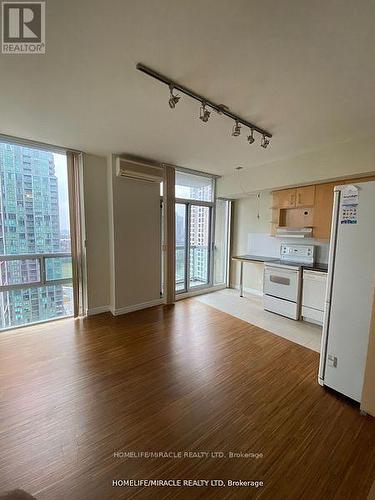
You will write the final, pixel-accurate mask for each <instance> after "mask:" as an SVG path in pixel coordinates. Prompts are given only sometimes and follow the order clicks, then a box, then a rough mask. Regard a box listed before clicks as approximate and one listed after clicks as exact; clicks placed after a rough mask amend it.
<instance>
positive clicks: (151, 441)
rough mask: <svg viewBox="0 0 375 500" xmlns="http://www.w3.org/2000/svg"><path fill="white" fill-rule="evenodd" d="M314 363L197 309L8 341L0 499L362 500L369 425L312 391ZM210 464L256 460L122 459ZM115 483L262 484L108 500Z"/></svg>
mask: <svg viewBox="0 0 375 500" xmlns="http://www.w3.org/2000/svg"><path fill="white" fill-rule="evenodd" d="M318 357H319V355H318V353H316V352H314V351H311V350H309V349H306V348H304V347H301V346H299V345H297V344H293V343H291V342H289V341H287V340H285V339H283V338H280V337H277V336H275V335H272V334H270V333H268V332H264V331H263V330H260V329H259V328H257V327H254V326H251V325H249V324H248V323H245V322H243V321H241V320H239V319H237V318H234V317H232V316H229V315H227V314H225V313H223V312H221V311H218V310H215V309H213V308H210V307H209V306H207V305H205V304H202V303H201V302H199V301H197V300H194V299H190V300H185V301H181V302H179V303H178V304H176V306H174V307H165V308H163V307H156V308H153V309H149V310H147V311H139V312H135V313H132V314H128V315H126V316H120V317H116V318H113V317H112V316H110V315H109V314H102V315H100V316H96V317H91V318H88V319H85V320H79V321H74V320H63V321H58V322H56V323H49V324H45V325H42V326H38V327H29V328H25V329H22V330H18V331H13V332H3V333H0V360H1V365H0V381H1V428H0V449H1V456H0V492H2V491H3V490H10V489H14V488H23V489H24V490H26V491H28V492H29V493H31V494H32V495H35V496H36V498H37V499H38V500H63V499H64V500H65V499H69V500H81V499H82V500H91V499H94V500H95V499H100V500H109V499H117V498H135V499H148V498H158V499H159V498H173V499H175V498H176V499H179V498H191V499H195V498H220V499H221V498H223V499H224V498H257V499H258V498H260V499H267V500H268V499H270V500H279V499H300V498H305V499H312V500H313V499H320V500H321V499H347V498H348V499H349V498H350V499H356V500H362V499H363V500H364V499H366V497H367V493H368V491H369V489H370V487H371V485H372V483H373V481H374V479H375V453H374V449H375V419H372V418H371V417H361V416H360V414H359V411H358V408H357V407H356V406H354V405H353V404H351V403H350V402H348V401H347V400H345V399H344V398H341V397H339V396H337V395H335V394H333V393H330V392H328V391H326V390H325V389H323V388H322V387H320V386H319V385H318V384H317V381H316V377H317V367H318ZM115 451H122V452H132V451H134V452H141V451H162V452H166V451H175V452H177V451H182V452H191V451H208V452H224V453H229V452H230V451H232V452H243V453H259V454H263V457H262V458H232V459H229V458H225V459H224V458H219V457H216V458H215V457H209V458H207V459H200V458H153V459H150V458H148V459H147V458H127V459H126V458H115V457H114V456H113V453H114V452H115ZM114 479H117V480H119V479H136V480H137V479H182V480H184V479H206V480H207V479H221V480H224V481H226V480H229V479H231V480H236V479H242V480H257V481H263V482H264V486H263V487H259V488H257V489H256V488H247V487H241V488H240V487H238V488H232V487H228V486H226V487H222V488H219V487H214V486H211V487H194V488H187V487H184V488H177V487H164V488H163V487H159V488H151V487H126V488H124V487H117V488H115V487H112V480H114Z"/></svg>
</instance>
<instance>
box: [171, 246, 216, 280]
mask: <svg viewBox="0 0 375 500" xmlns="http://www.w3.org/2000/svg"><path fill="white" fill-rule="evenodd" d="M208 261H209V259H208V246H207V245H204V246H198V245H191V246H190V263H189V267H190V273H189V274H190V276H189V281H190V285H192V284H193V283H194V286H197V285H199V284H202V285H203V284H206V283H208ZM185 266H186V262H185V246H184V245H176V284H177V285H178V284H183V283H184V281H185Z"/></svg>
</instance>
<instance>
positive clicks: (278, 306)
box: [263, 243, 315, 320]
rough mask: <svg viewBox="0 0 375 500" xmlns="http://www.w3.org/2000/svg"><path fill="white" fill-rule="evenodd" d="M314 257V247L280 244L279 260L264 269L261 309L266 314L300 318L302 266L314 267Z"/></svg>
mask: <svg viewBox="0 0 375 500" xmlns="http://www.w3.org/2000/svg"><path fill="white" fill-rule="evenodd" d="M314 256H315V247H314V245H290V244H286V243H283V244H282V245H281V248H280V260H278V261H273V262H269V263H266V264H265V266H264V280H263V307H264V309H265V310H266V311H271V312H274V313H277V314H281V315H282V316H286V317H288V318H291V319H294V320H298V319H299V317H300V311H301V277H302V265H303V264H308V265H313V264H314Z"/></svg>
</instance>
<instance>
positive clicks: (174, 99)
mask: <svg viewBox="0 0 375 500" xmlns="http://www.w3.org/2000/svg"><path fill="white" fill-rule="evenodd" d="M173 90H174V86H173V85H170V86H169V92H170V98H169V101H168V103H169V107H170V108H171V109H174V108H175V107H176V104H177V103H178V101H179V100H180V99H181V97H180V96H179V95H175V94H173Z"/></svg>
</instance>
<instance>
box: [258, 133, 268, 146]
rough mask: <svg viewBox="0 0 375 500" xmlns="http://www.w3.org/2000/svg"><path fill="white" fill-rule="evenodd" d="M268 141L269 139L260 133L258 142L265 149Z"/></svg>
mask: <svg viewBox="0 0 375 500" xmlns="http://www.w3.org/2000/svg"><path fill="white" fill-rule="evenodd" d="M269 143H270V140H269V139H268V138H267V137H266V136H265V135H264V134H263V135H262V141H261V143H260V145H261V146H262V148H264V149H266V147H267V146H268V145H269Z"/></svg>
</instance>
